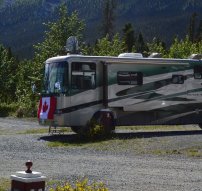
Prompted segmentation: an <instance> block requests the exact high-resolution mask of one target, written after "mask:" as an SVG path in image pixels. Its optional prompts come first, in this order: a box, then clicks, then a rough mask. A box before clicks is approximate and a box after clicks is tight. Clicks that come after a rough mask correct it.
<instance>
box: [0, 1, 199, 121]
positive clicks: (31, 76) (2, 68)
mask: <svg viewBox="0 0 202 191" xmlns="http://www.w3.org/2000/svg"><path fill="white" fill-rule="evenodd" d="M5 2H7V4H5ZM25 2H27V4H26V3H25ZM39 2H40V3H41V4H43V3H44V4H46V6H45V7H46V8H47V3H48V4H49V8H47V10H46V11H44V7H43V6H40V5H39ZM70 2H71V1H67V2H65V3H62V4H60V1H59V0H58V1H51V0H49V1H45V0H35V1H32V3H29V2H28V1H25V0H18V1H16V2H15V6H14V5H12V1H11V0H10V1H0V10H1V9H2V10H4V11H5V10H7V14H8V15H9V14H10V16H9V17H8V19H7V20H6V21H5V20H4V19H1V20H0V26H1V31H0V37H1V38H2V36H3V33H2V26H8V25H10V26H11V29H12V30H14V28H15V26H17V25H15V23H18V24H19V23H23V22H22V20H23V19H24V20H25V22H24V23H27V24H29V27H30V29H31V30H32V29H33V28H32V27H33V26H35V25H38V24H39V23H40V25H41V26H43V27H41V28H40V30H38V33H37V32H36V30H35V28H34V29H33V35H32V36H31V37H30V36H29V35H27V36H26V35H24V33H21V32H19V31H16V33H17V32H19V33H17V34H16V38H18V40H19V39H21V41H22V42H21V43H22V44H23V41H24V42H25V43H24V44H26V43H27V42H29V43H30V44H31V45H32V46H31V48H29V46H28V45H27V44H26V46H25V47H26V51H25V52H29V51H33V54H32V56H31V57H30V58H29V59H25V58H22V57H21V56H20V55H16V52H15V53H13V51H12V50H13V47H12V46H14V44H11V45H12V46H9V47H7V46H6V45H5V43H3V41H2V39H0V42H1V43H0V89H1V91H0V101H1V104H0V115H1V116H7V115H15V116H17V117H23V116H26V117H34V116H36V113H37V112H36V111H37V106H38V100H39V97H38V96H37V95H35V94H33V92H32V88H31V87H32V85H33V84H35V85H36V86H37V89H38V91H39V92H40V91H41V90H42V89H43V71H44V64H43V63H44V61H45V60H46V59H47V58H49V57H52V56H56V55H63V54H65V51H64V46H65V42H66V39H67V38H68V37H69V36H72V35H74V36H76V37H77V38H78V39H79V47H80V52H82V54H84V55H111V56H118V55H119V54H120V53H123V52H140V53H142V54H143V55H144V56H148V55H150V54H151V53H153V52H158V53H161V55H162V57H167V58H187V57H189V56H190V55H191V54H202V20H201V17H200V15H199V14H198V13H197V12H192V14H190V16H189V19H188V20H189V22H188V23H187V25H186V26H184V28H183V29H182V31H184V32H185V34H184V35H182V36H181V35H175V36H173V38H172V39H169V41H168V40H167V41H165V39H163V38H160V36H159V35H158V34H157V33H156V34H157V35H155V34H153V33H152V34H153V36H151V37H150V38H146V37H145V32H144V31H143V30H142V28H141V30H137V26H136V27H134V23H132V22H130V20H128V22H125V23H123V25H121V24H120V25H119V27H120V30H117V27H116V26H117V23H118V21H117V20H118V18H117V10H119V9H120V6H119V7H118V6H117V1H116V0H104V1H102V2H103V4H102V5H101V4H100V6H99V7H94V9H98V8H99V9H101V13H100V16H99V19H98V21H99V22H97V24H98V25H99V27H98V28H99V35H98V36H97V37H96V38H95V41H89V40H88V38H89V37H87V32H86V31H87V27H88V26H89V24H88V23H86V20H85V19H83V17H81V15H82V14H84V13H81V12H80V13H79V12H78V10H77V9H76V8H75V10H77V11H69V7H70ZM72 2H73V1H72ZM85 2H86V3H84V1H82V0H80V1H77V4H74V3H72V4H71V6H72V7H73V6H78V7H81V6H83V7H86V6H87V5H88V3H89V4H90V0H88V1H85ZM96 2H97V3H98V4H99V3H100V2H101V1H96ZM119 2H121V0H119ZM127 2H128V3H127ZM135 2H139V3H140V1H135ZM152 2H153V3H152ZM165 2H167V1H162V0H161V1H160V0H159V1H158V3H157V1H151V5H150V6H149V4H148V10H150V8H151V7H153V8H157V7H158V11H159V14H160V12H161V11H160V10H165V5H166V3H165ZM169 2H170V1H169ZM183 2H184V1H183ZM186 2H187V4H186V6H187V7H188V8H189V9H190V6H191V7H192V5H190V4H188V2H190V3H193V2H195V1H186ZM196 2H197V1H196ZM170 4H172V3H170ZM199 4H201V3H199ZM19 5H23V6H26V10H27V9H28V7H30V9H29V12H26V11H24V9H23V6H19ZM90 5H91V6H92V7H93V6H95V5H92V4H90ZM183 5H184V6H185V4H183ZM6 6H7V7H6ZM18 6H19V7H21V9H20V10H18V11H21V13H20V14H19V15H16V16H15V18H13V19H11V18H12V17H13V15H12V14H13V10H15V9H18V8H19V7H18ZM122 6H132V4H130V3H129V1H125V3H124V4H122ZM139 6H140V5H139ZM193 6H196V5H193ZM33 7H35V9H34V10H36V9H43V11H32V9H33ZM187 7H184V9H187ZM134 9H135V4H134ZM51 10H52V11H53V12H54V14H52V17H50V15H49V11H51ZM71 10H74V9H71ZM123 10H124V9H122V11H123ZM4 11H1V12H0V18H2V17H3V16H4V14H5V12H4ZM23 11H24V12H23ZM148 12H149V11H148ZM23 14H24V16H23ZM41 14H43V15H41ZM87 14H88V13H87ZM91 14H95V13H90V12H89V15H88V16H89V18H90V17H91ZM121 14H124V13H123V12H122V13H121ZM148 14H149V13H148ZM27 15H29V16H30V17H29V16H27ZM126 15H127V14H126V13H125V16H126ZM34 17H35V18H36V19H35V21H36V23H33V20H32V19H33V18H34ZM30 18H32V19H31V20H29V19H30ZM93 18H94V17H93ZM19 21H20V22H19ZM42 23H43V24H42ZM119 23H121V22H120V21H119ZM13 27H14V28H13ZM44 28H45V30H42V29H44ZM7 32H8V31H7ZM6 34H7V35H9V33H6ZM39 34H42V35H41V38H40V40H39V39H38V37H37V36H38V35H39ZM176 34H178V33H176ZM3 38H4V37H3ZM30 38H31V39H30ZM36 39H37V40H36ZM31 40H32V41H31ZM18 48H20V47H18ZM31 49H33V50H31Z"/></svg>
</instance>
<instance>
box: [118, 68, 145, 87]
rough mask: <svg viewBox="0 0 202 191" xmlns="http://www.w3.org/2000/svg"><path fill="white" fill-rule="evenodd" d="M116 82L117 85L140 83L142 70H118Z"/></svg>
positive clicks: (141, 82)
mask: <svg viewBox="0 0 202 191" xmlns="http://www.w3.org/2000/svg"><path fill="white" fill-rule="evenodd" d="M117 83H118V84H119V85H142V84H143V74H142V72H127V71H120V72H118V73H117Z"/></svg>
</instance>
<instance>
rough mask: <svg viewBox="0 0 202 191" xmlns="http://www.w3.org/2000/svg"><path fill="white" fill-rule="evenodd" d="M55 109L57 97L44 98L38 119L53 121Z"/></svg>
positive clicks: (41, 100)
mask: <svg viewBox="0 0 202 191" xmlns="http://www.w3.org/2000/svg"><path fill="white" fill-rule="evenodd" d="M55 109H56V98H55V97H42V98H41V99H40V102H39V108H38V119H53V114H54V112H55Z"/></svg>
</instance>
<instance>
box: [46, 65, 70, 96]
mask: <svg viewBox="0 0 202 191" xmlns="http://www.w3.org/2000/svg"><path fill="white" fill-rule="evenodd" d="M68 85H69V83H68V63H67V62H53V63H47V64H46V66H45V79H44V88H45V93H67V92H68Z"/></svg>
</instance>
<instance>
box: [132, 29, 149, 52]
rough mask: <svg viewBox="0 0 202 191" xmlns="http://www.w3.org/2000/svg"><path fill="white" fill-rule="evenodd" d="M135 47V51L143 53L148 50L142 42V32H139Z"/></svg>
mask: <svg viewBox="0 0 202 191" xmlns="http://www.w3.org/2000/svg"><path fill="white" fill-rule="evenodd" d="M135 48H136V50H137V52H139V53H143V54H145V53H146V52H148V47H147V45H146V44H145V42H144V39H143V36H142V33H139V36H138V39H137V42H136V47H135Z"/></svg>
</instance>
